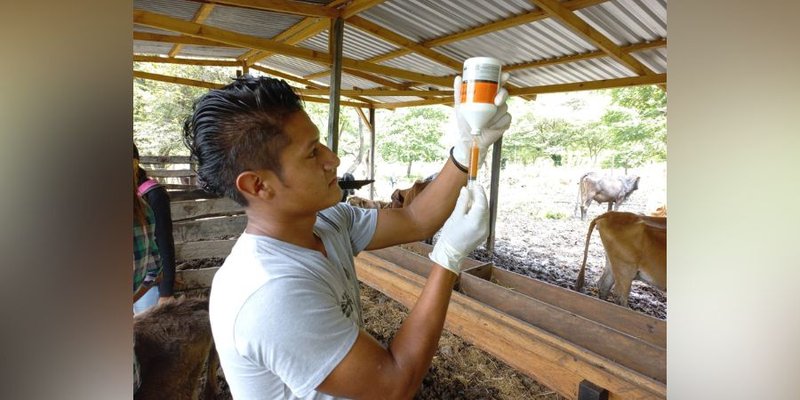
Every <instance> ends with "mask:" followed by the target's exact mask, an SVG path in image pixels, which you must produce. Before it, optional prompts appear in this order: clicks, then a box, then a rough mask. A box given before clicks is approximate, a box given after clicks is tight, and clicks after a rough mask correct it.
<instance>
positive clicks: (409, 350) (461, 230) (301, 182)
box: [184, 75, 511, 399]
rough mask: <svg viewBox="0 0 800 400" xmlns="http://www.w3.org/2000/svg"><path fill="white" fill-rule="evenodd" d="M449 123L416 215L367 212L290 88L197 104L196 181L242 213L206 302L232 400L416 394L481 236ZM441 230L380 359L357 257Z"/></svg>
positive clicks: (245, 90)
mask: <svg viewBox="0 0 800 400" xmlns="http://www.w3.org/2000/svg"><path fill="white" fill-rule="evenodd" d="M506 78H507V77H506ZM459 81H460V78H456V82H455V84H456V87H459V83H460V82H459ZM507 97H508V95H507V92H506V90H505V89H502V90H501V91H500V93H499V94H498V96H497V98H496V99H495V103H496V104H497V105H498V111H497V113H496V115H495V117H494V118H493V119H492V120H491V121H490V122H489V124H488V125H487V128H486V129H484V132H483V135H482V136H481V140H480V144H479V147H480V150H481V154H480V156H481V158H482V157H483V156H485V153H486V149H487V148H488V146H489V145H491V144H492V143H494V141H495V140H497V139H498V138H499V137H500V136H501V135H502V133H503V132H504V131H505V130H506V129H507V128H508V126H509V124H510V122H511V116H510V115H508V113H507V111H506V110H507V107H506V105H505V100H506V99H507ZM457 105H458V95H456V106H457ZM456 109H458V107H456ZM457 120H458V121H459V123H458V125H457V126H459V129H458V130H459V135H460V136H459V139H458V140H457V143H456V145H455V146H454V149H451V152H450V154H451V157H450V159H449V160H448V162H447V163H446V164H445V166H444V167H443V168H442V170H441V172H440V173H439V175H438V177H437V178H436V179H435V180H434V181H433V182H432V183H431V184H430V185H429V186H428V187H427V188H426V190H425V191H423V192H422V193H420V194H419V196H417V198H416V199H415V201H414V203H412V205H411V206H409V207H408V208H402V209H382V210H376V209H370V210H366V209H359V208H354V207H351V206H349V205H347V204H345V203H339V200H340V199H341V190H340V189H339V186H338V180H337V175H336V168H337V166H338V165H339V158H338V157H337V156H336V154H334V153H333V152H331V150H330V149H328V148H327V147H326V146H325V145H323V144H322V143H320V135H319V130H318V129H317V127H316V126H314V124H313V123H312V122H311V120H310V119H309V117H308V115H307V114H306V113H305V111H304V110H303V108H302V103H301V101H300V99H299V97H298V96H297V95H296V94H295V93H294V92H293V91H292V89H291V87H290V86H289V85H287V84H286V82H284V81H282V80H277V79H272V78H263V77H262V78H253V77H251V76H249V75H245V76H243V77H241V78H237V79H236V80H235V82H234V83H231V84H230V85H228V86H226V87H223V88H222V89H218V90H211V91H210V92H208V93H207V94H205V95H204V96H203V97H201V98H200V99H198V101H197V102H196V103H195V105H194V111H193V114H192V115H191V116H190V117H189V118H188V119H187V121H186V124H185V127H184V136H185V142H186V144H187V146H188V147H189V148H190V150H191V153H192V157H193V159H194V160H195V161H196V162H197V173H198V176H199V178H200V180H201V182H202V184H203V185H204V186H205V189H206V190H208V191H211V192H213V193H217V194H219V195H225V196H228V197H230V198H232V199H233V200H235V201H237V202H238V203H239V204H241V205H243V206H244V207H245V211H246V213H247V227H246V228H245V231H244V233H242V235H241V237H240V238H239V239H238V240H237V242H236V244H235V246H234V247H233V250H232V251H231V254H230V255H229V256H228V257H227V258H226V260H225V263H224V264H223V265H222V267H221V268H220V270H219V271H218V272H217V274H216V276H215V277H214V281H213V284H212V287H211V299H210V318H211V327H212V332H213V334H214V341H215V344H216V349H217V351H218V352H219V355H220V362H221V364H222V368H223V371H224V373H225V378H226V380H227V382H228V384H229V385H230V389H231V393H232V394H233V397H234V398H235V399H295V398H303V399H332V398H378V397H380V398H409V397H412V396H413V395H414V393H416V391H417V390H418V388H419V386H420V384H421V382H422V378H423V377H424V376H425V374H426V373H427V370H428V368H429V367H430V363H431V359H432V358H433V355H434V353H435V351H436V347H437V344H438V341H439V337H440V335H441V332H442V327H443V325H444V319H445V314H446V312H447V306H448V302H449V300H450V293H451V291H452V288H453V284H454V282H455V280H456V277H457V276H458V274H459V273H460V264H461V261H462V260H463V259H464V258H465V257H466V255H467V254H469V253H470V252H471V251H472V250H474V249H475V247H477V245H478V244H479V243H481V242H482V241H483V240H485V239H486V236H487V234H488V212H487V208H488V207H487V200H486V195H485V193H484V191H483V189H482V188H481V187H480V185H475V188H473V189H471V190H467V189H466V188H464V184H465V183H466V177H467V175H466V168H465V167H464V165H466V164H467V162H468V159H467V157H468V154H469V153H468V150H469V145H470V144H471V141H472V138H471V137H470V134H469V131H470V130H469V126H468V125H467V124H466V123H465V122H464V121H463V119H461V118H457ZM451 213H452V214H451ZM448 216H449V219H448ZM446 219H447V223H446V224H445V220H446ZM442 224H445V225H444V228H443V230H442V233H441V235H440V238H439V240H438V241H437V243H436V245H435V246H434V250H433V251H432V252H431V254H430V259H431V260H432V261H433V262H432V263H431V272H430V274H429V277H428V280H427V282H426V285H425V288H424V290H423V292H422V294H421V295H420V297H419V299H418V301H417V303H416V305H415V306H414V307H413V309H412V310H411V313H410V314H409V316H408V318H407V319H406V320H405V321H404V322H403V324H402V326H401V328H400V330H399V331H398V332H397V334H396V335H395V337H394V339H393V340H392V342H391V343H390V344H389V346H388V348H384V347H383V346H381V345H380V344H379V343H378V342H377V341H376V340H375V339H373V338H372V337H371V336H370V335H369V334H367V333H366V332H365V331H364V329H363V321H362V317H361V314H362V313H361V303H360V298H359V293H358V291H359V288H358V279H357V278H356V271H355V268H354V264H353V257H354V256H355V255H357V254H358V252H360V251H361V250H364V249H379V248H383V247H387V246H392V245H396V244H400V243H408V242H412V241H417V240H422V239H425V238H428V237H431V236H432V235H433V234H434V233H435V232H436V231H437V230H438V229H439V228H441V227H442Z"/></svg>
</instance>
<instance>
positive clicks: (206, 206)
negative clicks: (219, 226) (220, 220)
mask: <svg viewBox="0 0 800 400" xmlns="http://www.w3.org/2000/svg"><path fill="white" fill-rule="evenodd" d="M170 211H171V213H172V220H173V221H182V220H186V219H192V218H198V217H213V216H220V215H235V214H242V213H244V208H243V207H242V206H240V205H239V204H237V203H236V202H235V201H233V200H231V199H229V198H227V197H223V198H218V199H202V200H185V201H173V202H171V203H170Z"/></svg>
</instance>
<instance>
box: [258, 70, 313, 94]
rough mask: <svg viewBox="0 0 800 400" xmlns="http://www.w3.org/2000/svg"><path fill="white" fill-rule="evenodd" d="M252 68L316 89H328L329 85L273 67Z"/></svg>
mask: <svg viewBox="0 0 800 400" xmlns="http://www.w3.org/2000/svg"><path fill="white" fill-rule="evenodd" d="M251 68H253V69H255V70H258V71H261V72H263V73H265V74H270V75H273V76H277V77H278V78H283V79H286V80H287V81H292V82H297V83H300V84H303V85H306V86H308V87H311V88H314V89H325V90H327V86H325V85H320V84H318V83H315V82H312V81H309V80H307V79H303V78H302V77H299V76H294V75H291V74H287V73H285V72H281V71H278V70H274V69H271V68H266V67H262V66H260V65H253V66H252V67H251Z"/></svg>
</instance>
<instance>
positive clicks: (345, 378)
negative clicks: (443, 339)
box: [317, 263, 456, 399]
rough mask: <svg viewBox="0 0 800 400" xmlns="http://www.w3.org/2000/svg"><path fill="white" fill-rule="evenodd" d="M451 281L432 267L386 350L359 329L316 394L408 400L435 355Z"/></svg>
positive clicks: (448, 273)
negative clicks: (416, 298) (415, 302)
mask: <svg viewBox="0 0 800 400" xmlns="http://www.w3.org/2000/svg"><path fill="white" fill-rule="evenodd" d="M432 264H433V263H432ZM434 265H435V264H434ZM455 280H456V275H455V274H453V273H451V272H449V271H447V270H445V269H444V268H436V267H433V268H431V273H430V275H429V276H428V281H427V283H426V284H425V287H424V288H423V290H422V294H421V295H420V297H419V299H418V300H417V304H416V305H415V306H414V308H413V309H412V310H411V313H410V314H409V315H408V317H407V318H406V320H405V321H404V322H403V325H402V326H401V327H400V330H399V331H398V332H397V335H395V337H394V339H393V340H392V342H391V344H390V345H389V348H388V349H384V348H383V347H382V346H381V345H380V343H378V342H377V341H376V340H375V339H374V338H373V337H372V336H370V335H369V334H368V333H366V332H364V331H363V330H362V331H361V332H359V335H358V338H357V339H356V342H355V344H354V345H353V347H352V348H351V349H350V352H349V353H348V354H347V356H345V358H344V359H343V360H342V362H341V363H339V365H338V366H337V367H336V368H335V369H334V370H333V372H331V374H330V375H328V377H327V378H326V379H325V381H323V382H322V384H321V385H320V386H319V387H317V390H318V391H320V392H324V393H327V394H330V395H334V396H341V397H348V398H353V399H374V398H386V399H408V398H411V397H412V396H413V395H414V393H416V392H417V390H419V386H420V384H421V383H422V379H423V378H424V377H425V374H426V373H427V372H428V368H429V367H430V364H431V360H432V359H433V355H434V353H435V352H436V348H437V346H438V343H439V337H440V336H441V333H442V328H443V327H444V319H445V315H446V313H447V306H448V304H449V302H450V294H451V293H452V289H453V284H454V283H455Z"/></svg>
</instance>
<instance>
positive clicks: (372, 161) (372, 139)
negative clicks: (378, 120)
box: [369, 107, 376, 200]
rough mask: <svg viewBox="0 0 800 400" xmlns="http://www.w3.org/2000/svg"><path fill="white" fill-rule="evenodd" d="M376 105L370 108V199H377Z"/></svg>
mask: <svg viewBox="0 0 800 400" xmlns="http://www.w3.org/2000/svg"><path fill="white" fill-rule="evenodd" d="M375 131H376V129H375V107H370V108H369V179H372V180H373V182H372V183H370V184H369V199H370V200H375V182H374V180H375Z"/></svg>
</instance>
